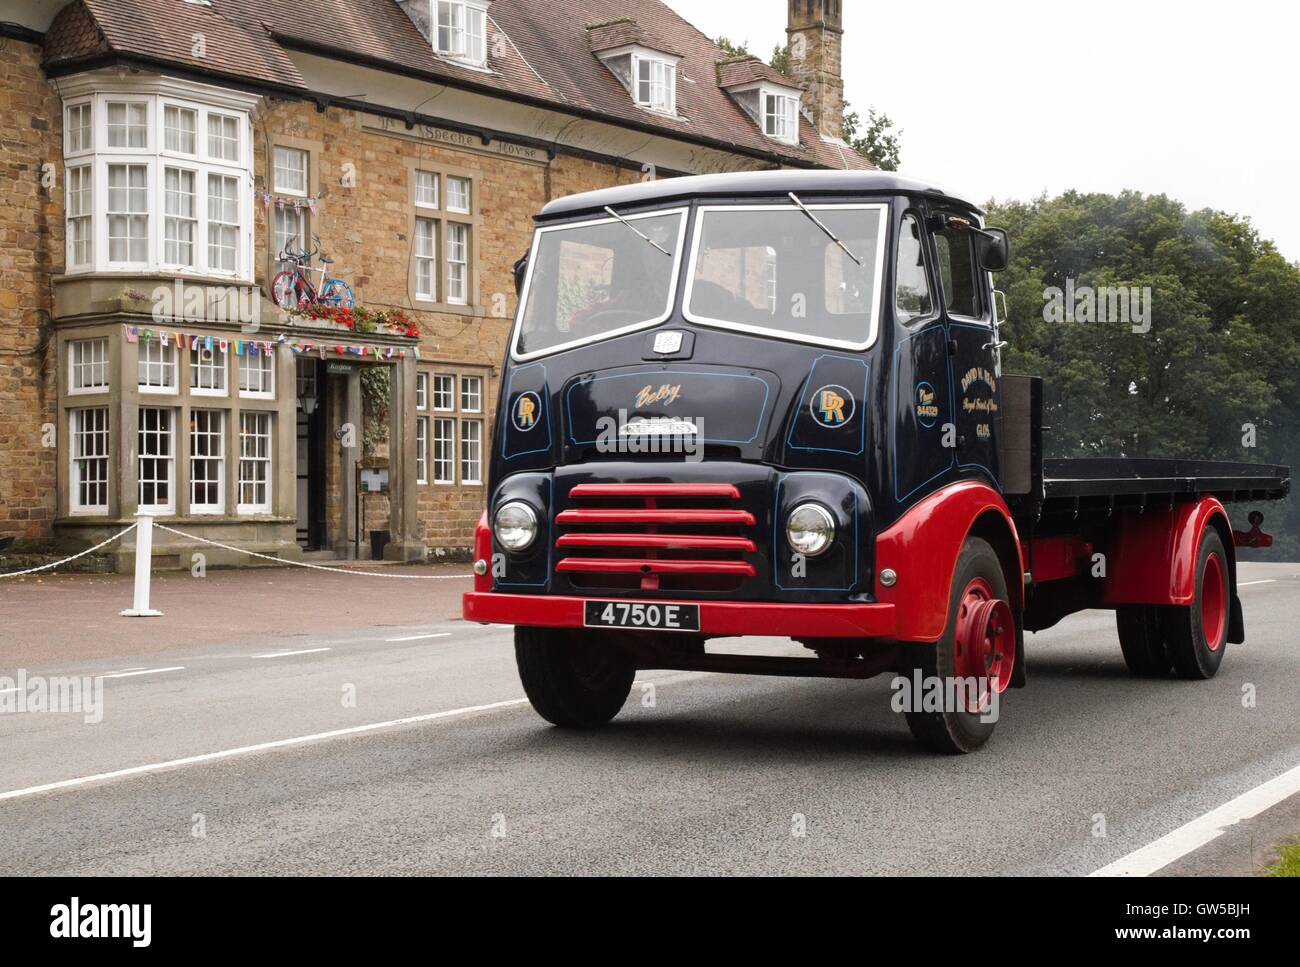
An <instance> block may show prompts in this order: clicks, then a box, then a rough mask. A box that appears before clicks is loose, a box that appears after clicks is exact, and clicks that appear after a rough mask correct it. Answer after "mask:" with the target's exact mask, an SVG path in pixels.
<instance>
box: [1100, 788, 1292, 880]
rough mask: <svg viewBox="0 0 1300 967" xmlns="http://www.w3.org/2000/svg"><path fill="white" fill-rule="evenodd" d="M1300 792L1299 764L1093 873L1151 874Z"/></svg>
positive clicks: (1112, 874) (1110, 874) (1115, 874)
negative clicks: (1229, 828) (1230, 828)
mask: <svg viewBox="0 0 1300 967" xmlns="http://www.w3.org/2000/svg"><path fill="white" fill-rule="evenodd" d="M1298 792H1300V766H1296V767H1295V768H1293V769H1288V770H1287V771H1286V772H1284V773H1282V774H1281V775H1280V776H1277V777H1276V778H1273V779H1270V780H1268V782H1265V783H1263V784H1262V785H1258V786H1256V787H1255V788H1254V789H1251V790H1249V791H1248V792H1244V793H1242V794H1241V795H1240V796H1238V797H1237V798H1236V799H1233V800H1231V801H1230V802H1226V803H1224V804H1223V805H1222V806H1220V807H1218V808H1217V809H1211V810H1210V811H1209V812H1208V813H1206V814H1205V815H1204V816H1198V817H1197V818H1196V819H1193V820H1192V821H1191V822H1190V823H1187V824H1186V825H1183V826H1179V827H1178V828H1177V829H1175V830H1174V831H1173V832H1172V833H1166V834H1165V835H1164V836H1161V837H1160V838H1159V839H1158V840H1156V841H1155V842H1154V843H1149V844H1148V845H1146V846H1143V847H1142V848H1141V849H1138V850H1134V851H1133V852H1132V853H1129V854H1128V855H1127V856H1125V857H1123V858H1122V859H1118V860H1116V861H1115V862H1114V863H1111V864H1109V865H1108V866H1103V867H1102V868H1101V869H1099V870H1097V871H1095V872H1094V873H1092V874H1091V875H1092V876H1150V875H1151V874H1152V873H1154V872H1156V871H1157V870H1162V869H1164V868H1165V867H1166V866H1168V865H1169V864H1170V863H1172V862H1174V860H1177V859H1180V858H1182V857H1184V856H1186V855H1187V854H1188V853H1190V852H1192V851H1193V850H1197V849H1200V848H1201V847H1202V846H1204V845H1205V844H1206V843H1209V842H1212V841H1213V840H1215V839H1218V838H1219V837H1220V836H1222V835H1223V833H1224V832H1225V831H1226V830H1227V828H1228V827H1229V826H1235V825H1236V824H1237V823H1239V822H1241V821H1242V820H1243V819H1251V818H1252V817H1254V816H1258V815H1259V814H1260V813H1262V812H1263V811H1264V810H1266V809H1268V808H1270V807H1272V806H1276V805H1277V804H1278V803H1280V802H1281V801H1282V800H1283V799H1286V798H1288V797H1289V796H1294V795H1295V794H1296V793H1298Z"/></svg>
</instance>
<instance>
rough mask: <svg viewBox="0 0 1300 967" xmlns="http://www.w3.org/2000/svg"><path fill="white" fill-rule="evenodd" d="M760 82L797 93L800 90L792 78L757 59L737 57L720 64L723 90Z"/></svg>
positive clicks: (719, 83) (719, 72) (719, 76)
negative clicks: (776, 85)
mask: <svg viewBox="0 0 1300 967" xmlns="http://www.w3.org/2000/svg"><path fill="white" fill-rule="evenodd" d="M759 81H768V82H770V83H772V84H779V85H780V86H781V87H790V88H793V89H794V90H796V91H797V90H798V89H799V85H798V83H796V82H795V81H794V80H793V79H792V78H789V77H787V76H786V75H785V74H782V73H781V72H780V71H779V70H777V69H776V68H775V67H772V66H770V65H768V64H765V63H763V62H762V61H761V60H759V59H758V58H757V57H753V56H748V57H735V58H732V59H731V60H724V61H721V62H719V64H718V86H719V87H721V88H723V89H727V88H731V87H740V86H741V85H743V84H756V83H758V82H759Z"/></svg>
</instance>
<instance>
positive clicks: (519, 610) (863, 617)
mask: <svg viewBox="0 0 1300 967" xmlns="http://www.w3.org/2000/svg"><path fill="white" fill-rule="evenodd" d="M587 600H601V601H610V600H620V599H618V598H617V597H616V596H606V595H592V596H591V598H578V597H568V596H564V597H561V596H551V595H537V594H497V593H495V592H470V593H468V594H466V595H465V598H464V603H463V607H462V613H463V614H464V617H465V620H466V621H476V622H479V623H482V624H510V625H527V626H529V627H542V628H581V627H583V602H584V601H587ZM627 600H635V601H636V602H637V603H640V604H644V603H645V600H644V599H643V598H635V599H631V598H629V599H627ZM655 603H656V604H664V603H673V604H691V605H699V608H700V634H702V635H703V636H705V637H706V638H729V637H738V636H741V635H762V636H769V637H777V638H893V637H894V636H895V634H896V632H897V628H898V625H897V621H896V620H895V615H894V605H892V604H777V603H769V602H754V601H677V602H664V601H660V600H656V601H655ZM669 633H670V634H671V632H669Z"/></svg>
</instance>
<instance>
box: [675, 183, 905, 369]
mask: <svg viewBox="0 0 1300 967" xmlns="http://www.w3.org/2000/svg"><path fill="white" fill-rule="evenodd" d="M808 208H809V210H810V211H811V212H812V213H814V214H815V216H816V217H815V219H814V218H810V217H809V213H808V212H806V211H803V210H801V209H799V208H797V207H795V206H794V205H789V206H785V205H770V206H769V205H765V206H754V207H751V206H746V207H729V208H722V207H716V208H704V209H702V210H701V213H700V218H699V227H698V228H697V229H696V241H695V249H694V255H693V256H692V263H693V264H692V266H691V270H690V271H691V279H690V285H689V288H688V290H687V303H686V318H688V319H690V320H691V321H692V322H700V323H704V324H707V325H715V326H723V327H725V328H731V329H741V330H745V331H750V332H757V333H761V334H770V335H776V336H785V337H793V338H795V339H801V340H806V341H808V342H815V343H823V344H827V345H833V346H841V347H844V348H853V349H860V348H864V347H866V346H868V345H870V344H871V343H872V342H873V341H874V340H875V336H876V319H877V315H878V309H879V301H880V274H881V265H882V262H883V256H884V251H885V238H884V235H885V224H886V219H885V206H883V205H856V206H846V205H809V206H808ZM818 221H820V222H821V223H822V225H818V224H817V222H818ZM823 226H824V228H823ZM827 230H829V231H830V233H832V234H834V235H835V236H836V238H838V239H839V240H840V242H842V243H843V245H840V244H838V243H837V242H836V241H835V239H832V238H831V237H830V235H829V234H827Z"/></svg>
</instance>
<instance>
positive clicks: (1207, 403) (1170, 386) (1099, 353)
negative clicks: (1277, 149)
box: [988, 192, 1300, 559]
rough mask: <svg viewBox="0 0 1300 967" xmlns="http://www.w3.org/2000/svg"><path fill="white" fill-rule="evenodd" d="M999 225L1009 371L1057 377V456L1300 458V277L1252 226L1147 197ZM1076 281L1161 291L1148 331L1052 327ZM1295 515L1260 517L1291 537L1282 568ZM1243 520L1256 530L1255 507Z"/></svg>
mask: <svg viewBox="0 0 1300 967" xmlns="http://www.w3.org/2000/svg"><path fill="white" fill-rule="evenodd" d="M988 221H989V223H990V224H993V225H998V226H1000V227H1003V228H1006V229H1007V230H1008V232H1009V233H1010V235H1011V240H1012V244H1011V249H1012V261H1011V264H1010V265H1009V266H1008V268H1007V271H1005V272H1003V273H1001V274H1000V275H999V276H998V277H997V285H998V287H999V288H1000V289H1002V290H1003V291H1004V292H1006V294H1007V303H1008V320H1007V322H1006V325H1005V327H1004V334H1005V338H1007V339H1008V340H1009V341H1010V343H1011V346H1010V348H1009V349H1008V351H1007V353H1006V354H1005V357H1004V365H1005V367H1006V369H1007V370H1008V371H1009V372H1026V373H1032V374H1034V375H1040V376H1043V377H1044V378H1045V413H1044V423H1045V425H1046V426H1047V427H1048V428H1050V429H1048V430H1047V431H1046V432H1045V435H1044V445H1045V446H1046V447H1047V448H1048V449H1049V453H1048V455H1049V456H1059V457H1069V456H1130V457H1188V458H1200V459H1221V460H1234V461H1243V462H1248V463H1281V464H1289V463H1292V462H1294V460H1295V458H1296V457H1298V456H1300V425H1298V424H1297V421H1296V419H1295V416H1296V411H1297V403H1298V402H1300V377H1298V376H1297V373H1298V371H1300V266H1297V265H1294V264H1291V263H1288V262H1287V261H1286V260H1285V259H1284V258H1282V257H1281V255H1280V254H1279V253H1278V252H1277V250H1276V248H1275V247H1274V246H1273V244H1272V243H1271V242H1269V241H1267V240H1264V239H1261V238H1260V237H1259V235H1258V233H1257V232H1256V231H1255V230H1254V229H1253V228H1251V226H1250V224H1249V222H1247V221H1245V220H1243V219H1240V218H1238V217H1236V216H1233V215H1228V214H1225V213H1223V212H1216V211H1210V210H1203V211H1194V212H1189V211H1187V210H1186V209H1185V208H1184V206H1182V205H1181V204H1179V203H1178V202H1177V201H1174V200H1172V199H1170V198H1168V197H1166V196H1164V195H1142V194H1140V193H1138V192H1124V193H1122V194H1120V195H1118V196H1115V195H1105V194H1081V193H1078V192H1067V193H1066V194H1064V195H1061V196H1060V197H1058V198H1052V199H1048V198H1046V197H1039V198H1036V199H1034V200H1033V201H1031V202H1027V203H1026V202H1018V201H1012V202H1004V203H997V202H991V203H990V204H989V206H988ZM1067 280H1072V282H1073V285H1074V286H1075V287H1076V289H1077V288H1078V287H1080V286H1091V287H1094V288H1095V287H1101V286H1108V287H1125V288H1130V287H1132V288H1136V289H1137V290H1139V292H1140V291H1142V290H1146V289H1149V290H1150V304H1149V309H1150V329H1149V331H1147V332H1135V331H1134V325H1133V324H1132V323H1131V322H1129V321H1122V320H1121V321H1114V322H1099V321H1075V322H1068V321H1049V318H1053V314H1052V313H1050V312H1046V313H1045V308H1049V307H1050V306H1051V304H1052V301H1051V296H1052V295H1053V294H1054V293H1053V292H1052V290H1054V289H1060V290H1064V289H1065V287H1066V284H1067ZM1252 438H1253V439H1252ZM1251 442H1253V443H1254V444H1255V445H1254V446H1250V445H1247V444H1249V443H1251ZM1290 504H1291V501H1289V500H1288V501H1286V502H1284V504H1283V505H1282V506H1281V507H1279V505H1273V506H1272V507H1265V508H1261V509H1263V510H1265V513H1267V514H1269V525H1271V526H1266V528H1265V529H1266V530H1270V531H1273V532H1275V533H1276V534H1277V536H1278V538H1279V540H1278V547H1277V548H1276V552H1277V554H1276V555H1275V556H1279V557H1285V558H1289V559H1294V558H1295V556H1296V553H1297V549H1300V540H1298V538H1300V519H1298V518H1297V512H1296V510H1293V509H1291V507H1290ZM1279 511H1281V513H1280V512H1279ZM1233 517H1234V523H1236V524H1237V526H1239V527H1243V528H1244V527H1245V526H1246V524H1245V513H1244V510H1243V511H1242V512H1240V513H1239V512H1237V511H1236V510H1235V509H1234V512H1233ZM1238 518H1239V519H1238Z"/></svg>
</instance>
